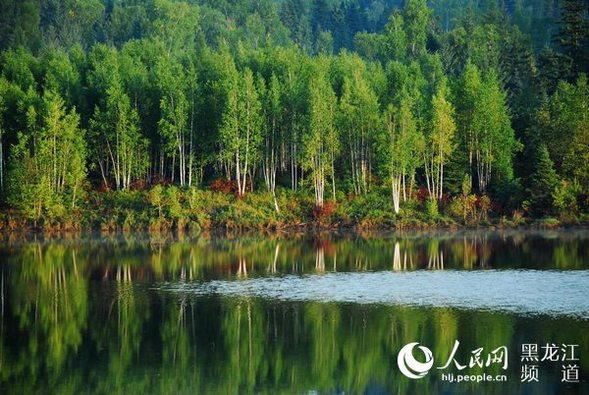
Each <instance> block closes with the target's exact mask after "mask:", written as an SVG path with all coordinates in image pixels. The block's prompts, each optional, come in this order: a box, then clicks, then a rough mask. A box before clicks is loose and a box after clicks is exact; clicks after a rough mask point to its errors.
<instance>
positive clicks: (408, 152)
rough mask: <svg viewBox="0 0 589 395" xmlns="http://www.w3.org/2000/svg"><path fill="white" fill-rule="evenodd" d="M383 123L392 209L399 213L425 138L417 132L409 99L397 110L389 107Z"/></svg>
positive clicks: (410, 184) (411, 181)
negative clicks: (384, 124) (384, 123)
mask: <svg viewBox="0 0 589 395" xmlns="http://www.w3.org/2000/svg"><path fill="white" fill-rule="evenodd" d="M385 120H386V127H387V130H386V138H387V140H386V143H385V144H386V147H385V150H386V160H385V166H386V167H387V171H388V175H389V177H390V181H391V191H392V194H393V207H394V210H395V213H399V210H400V203H401V200H403V201H404V202H405V201H406V200H407V199H408V195H409V193H408V191H407V190H409V191H411V190H412V189H413V183H414V180H415V171H416V169H417V167H418V166H419V165H420V163H421V159H420V158H421V157H422V155H423V151H424V137H423V134H421V133H420V132H419V130H418V126H417V121H416V119H415V117H414V115H413V113H412V110H411V102H410V100H409V99H404V100H402V102H401V107H400V108H399V109H398V110H397V109H395V108H394V107H393V106H392V105H389V107H388V108H387V110H386V112H385ZM407 184H409V186H407Z"/></svg>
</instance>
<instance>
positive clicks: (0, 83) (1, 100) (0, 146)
mask: <svg viewBox="0 0 589 395" xmlns="http://www.w3.org/2000/svg"><path fill="white" fill-rule="evenodd" d="M7 93H8V81H6V78H4V77H0V193H2V192H4V143H3V137H4V133H5V129H6V126H5V125H6V121H5V114H6V99H5V98H6V96H7Z"/></svg>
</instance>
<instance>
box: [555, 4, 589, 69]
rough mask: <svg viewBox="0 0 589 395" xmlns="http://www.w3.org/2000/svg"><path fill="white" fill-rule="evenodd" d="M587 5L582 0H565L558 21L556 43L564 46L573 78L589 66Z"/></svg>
mask: <svg viewBox="0 0 589 395" xmlns="http://www.w3.org/2000/svg"><path fill="white" fill-rule="evenodd" d="M587 12H588V11H587V5H586V3H585V2H584V1H580V0H563V2H562V9H561V16H560V20H559V22H558V24H559V26H560V29H559V32H558V34H557V35H556V37H555V41H556V43H557V44H558V45H559V46H560V47H561V48H562V50H563V52H564V55H565V56H566V57H567V60H568V61H569V65H570V66H569V67H570V70H571V76H570V77H571V79H572V80H574V79H576V78H577V76H578V74H579V73H580V72H583V71H586V70H587V66H589V20H588V19H587Z"/></svg>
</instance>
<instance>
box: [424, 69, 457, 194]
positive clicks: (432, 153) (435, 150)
mask: <svg viewBox="0 0 589 395" xmlns="http://www.w3.org/2000/svg"><path fill="white" fill-rule="evenodd" d="M448 96H449V90H448V87H447V85H446V81H445V80H442V82H441V83H440V85H439V86H438V88H437V90H436V93H435V94H434V96H433V97H432V102H431V105H432V118H431V126H430V132H429V136H428V137H427V144H426V149H425V154H424V166H425V177H426V182H427V189H428V192H429V196H430V199H432V200H435V199H437V200H441V199H442V194H443V185H444V165H445V164H446V162H447V161H448V157H449V156H450V155H452V152H453V150H454V141H453V140H454V132H455V131H456V124H455V122H454V107H453V106H452V103H450V101H449V100H448Z"/></svg>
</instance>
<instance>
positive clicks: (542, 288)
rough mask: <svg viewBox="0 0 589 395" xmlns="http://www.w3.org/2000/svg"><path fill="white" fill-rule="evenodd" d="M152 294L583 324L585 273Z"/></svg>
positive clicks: (172, 287)
mask: <svg viewBox="0 0 589 395" xmlns="http://www.w3.org/2000/svg"><path fill="white" fill-rule="evenodd" d="M157 289H159V290H162V291H166V292H174V293H182V294H190V295H195V296H196V295H201V296H203V295H221V296H230V297H244V296H247V297H259V298H266V299H273V300H282V301H321V302H338V303H362V304H387V305H406V306H418V307H454V308H460V309H469V310H488V311H503V312H508V313H516V314H525V315H538V314H544V315H550V316H571V317H576V318H580V319H589V292H588V290H589V271H588V270H583V271H566V272H563V271H537V270H487V271H471V272H466V271H415V272H402V273H394V272H362V273H325V274H316V275H305V276H296V275H287V276H282V277H264V278H252V279H243V280H234V281H230V280H215V281H210V282H201V283H164V284H161V285H160V286H158V287H157Z"/></svg>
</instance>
